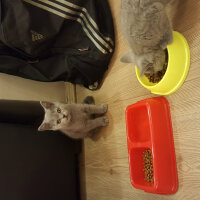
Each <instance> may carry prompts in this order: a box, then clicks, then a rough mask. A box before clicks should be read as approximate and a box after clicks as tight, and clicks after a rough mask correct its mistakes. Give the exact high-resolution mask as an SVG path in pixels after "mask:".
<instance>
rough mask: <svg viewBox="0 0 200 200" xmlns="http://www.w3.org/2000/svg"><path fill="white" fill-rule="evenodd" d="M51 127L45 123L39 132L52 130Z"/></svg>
mask: <svg viewBox="0 0 200 200" xmlns="http://www.w3.org/2000/svg"><path fill="white" fill-rule="evenodd" d="M51 128H52V127H51V125H50V124H49V123H46V122H43V123H42V124H41V125H40V127H39V128H38V131H47V130H51Z"/></svg>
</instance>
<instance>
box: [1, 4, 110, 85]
mask: <svg viewBox="0 0 200 200" xmlns="http://www.w3.org/2000/svg"><path fill="white" fill-rule="evenodd" d="M0 2H1V4H0V12H1V15H0V20H1V27H0V72H3V73H7V74H12V75H16V76H20V77H23V78H28V79H33V80H37V81H45V82H47V81H69V82H72V83H77V84H82V85H84V86H86V87H89V85H92V84H94V83H95V82H98V83H100V82H101V80H102V77H103V75H104V73H105V71H106V70H107V67H108V64H109V62H110V59H111V57H112V54H113V51H114V28H113V20H112V16H111V12H110V8H109V5H108V2H107V0H14V1H13V0H0Z"/></svg>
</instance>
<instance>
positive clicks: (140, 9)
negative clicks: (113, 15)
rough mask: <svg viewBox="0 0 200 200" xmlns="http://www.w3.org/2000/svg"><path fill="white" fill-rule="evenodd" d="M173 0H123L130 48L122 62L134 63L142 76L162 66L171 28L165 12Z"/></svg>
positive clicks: (124, 29)
mask: <svg viewBox="0 0 200 200" xmlns="http://www.w3.org/2000/svg"><path fill="white" fill-rule="evenodd" d="M172 1H174V0H121V24H122V28H123V31H124V34H125V37H126V39H127V41H128V43H129V45H130V47H131V52H129V53H128V54H126V55H124V56H123V57H122V58H121V61H122V62H126V63H134V64H135V65H136V66H137V67H138V68H139V70H140V73H141V76H143V75H144V74H152V73H155V72H158V71H161V70H162V69H163V64H164V63H165V56H166V54H165V52H164V49H166V47H167V45H168V44H170V43H171V42H172V28H171V25H170V22H169V19H168V16H167V13H166V7H167V5H168V4H169V3H170V2H172Z"/></svg>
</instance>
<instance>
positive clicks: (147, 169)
mask: <svg viewBox="0 0 200 200" xmlns="http://www.w3.org/2000/svg"><path fill="white" fill-rule="evenodd" d="M143 160H144V174H145V181H146V182H151V183H153V159H152V153H151V151H150V150H146V151H145V152H144V153H143Z"/></svg>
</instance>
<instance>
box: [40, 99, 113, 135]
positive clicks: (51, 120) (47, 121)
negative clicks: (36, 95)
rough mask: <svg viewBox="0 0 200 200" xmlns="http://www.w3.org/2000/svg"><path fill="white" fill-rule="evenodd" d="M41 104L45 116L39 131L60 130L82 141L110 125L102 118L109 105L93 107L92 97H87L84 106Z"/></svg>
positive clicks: (105, 118) (106, 119)
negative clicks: (99, 128)
mask: <svg viewBox="0 0 200 200" xmlns="http://www.w3.org/2000/svg"><path fill="white" fill-rule="evenodd" d="M40 103H41V105H42V107H43V108H44V111H45V116H44V121H43V122H42V124H41V125H40V127H39V128H38V130H39V131H45V130H53V131H57V130H59V131H61V132H63V133H64V134H65V135H67V136H69V137H71V138H74V139H82V138H85V137H90V136H92V134H93V132H94V131H95V129H97V128H98V127H102V126H107V125H108V124H109V120H108V118H107V117H105V116H101V115H103V114H105V113H106V112H107V110H108V105H107V104H102V105H99V106H96V105H92V104H93V103H94V99H93V97H91V96H88V97H86V99H85V100H84V102H83V103H82V104H65V103H58V102H56V103H50V102H44V101H42V102H40ZM97 115H98V117H97ZM99 115H100V116H99Z"/></svg>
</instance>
